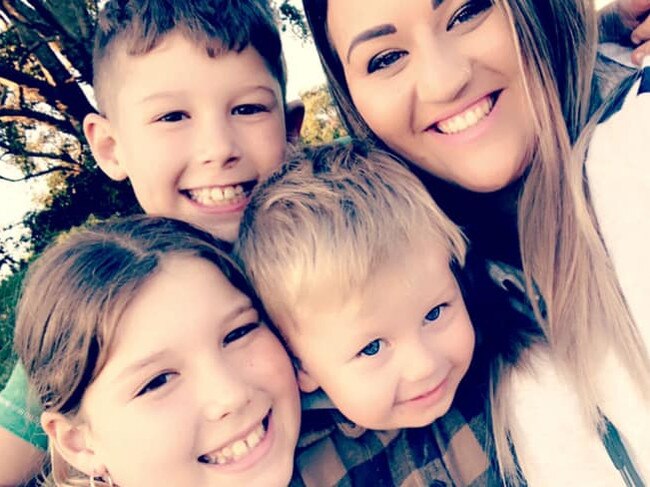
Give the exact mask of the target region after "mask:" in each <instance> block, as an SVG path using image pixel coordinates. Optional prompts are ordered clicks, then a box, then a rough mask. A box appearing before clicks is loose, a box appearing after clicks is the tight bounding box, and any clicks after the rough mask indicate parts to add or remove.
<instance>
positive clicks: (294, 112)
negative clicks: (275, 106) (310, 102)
mask: <svg viewBox="0 0 650 487" xmlns="http://www.w3.org/2000/svg"><path fill="white" fill-rule="evenodd" d="M304 118H305V104H304V103H303V102H302V100H293V101H290V102H289V103H287V109H286V112H285V114H284V119H285V125H286V127H287V140H288V141H289V142H298V139H299V138H300V129H301V128H302V121H303V120H304Z"/></svg>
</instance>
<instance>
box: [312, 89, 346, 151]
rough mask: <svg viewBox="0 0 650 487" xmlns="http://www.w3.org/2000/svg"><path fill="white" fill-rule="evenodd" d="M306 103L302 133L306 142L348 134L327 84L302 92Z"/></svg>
mask: <svg viewBox="0 0 650 487" xmlns="http://www.w3.org/2000/svg"><path fill="white" fill-rule="evenodd" d="M300 98H301V99H302V102H303V103H304V104H305V120H304V122H303V125H302V130H301V132H300V135H301V137H302V140H303V142H304V143H306V144H321V143H325V142H331V141H332V140H334V139H338V138H339V137H344V136H346V135H347V132H346V131H345V128H344V127H343V124H342V123H341V120H340V119H339V117H338V114H337V112H336V108H335V107H334V104H333V102H332V97H331V96H330V93H329V91H328V90H327V86H325V85H323V86H319V87H317V88H314V89H312V90H309V91H306V92H304V93H301V94H300Z"/></svg>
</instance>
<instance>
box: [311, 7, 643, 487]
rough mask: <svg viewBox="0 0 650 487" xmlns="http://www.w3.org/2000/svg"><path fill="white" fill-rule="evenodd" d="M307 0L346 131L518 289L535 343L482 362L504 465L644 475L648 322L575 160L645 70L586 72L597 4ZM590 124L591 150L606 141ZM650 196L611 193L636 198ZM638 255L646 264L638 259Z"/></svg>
mask: <svg viewBox="0 0 650 487" xmlns="http://www.w3.org/2000/svg"><path fill="white" fill-rule="evenodd" d="M304 6H305V11H306V13H307V18H308V21H309V24H310V27H311V28H312V32H313V34H314V39H315V42H316V45H317V47H318V50H319V54H320V56H321V60H322V63H323V66H324V68H325V70H326V73H327V75H328V78H329V82H330V87H331V90H332V93H333V96H334V99H335V101H336V103H337V105H338V107H339V109H340V113H341V115H342V119H343V121H344V123H345V125H346V126H347V128H348V129H349V131H350V132H351V134H352V135H353V136H354V137H359V138H365V139H370V140H372V141H374V142H375V143H376V144H377V145H379V146H380V147H382V148H385V149H388V150H390V151H391V152H393V153H394V154H396V155H398V156H400V157H401V158H403V159H404V160H405V161H407V162H408V163H409V164H410V165H411V167H412V169H413V170H414V171H415V172H416V173H417V174H418V176H420V178H421V179H422V180H423V181H424V182H425V184H426V185H427V186H428V188H429V190H430V193H431V194H432V195H433V197H434V198H435V199H436V201H437V202H438V203H439V204H440V205H441V207H442V208H443V209H444V210H445V211H446V212H447V213H448V215H449V216H450V217H451V218H452V219H453V220H454V221H455V222H456V223H458V224H459V225H461V227H462V228H463V229H464V231H465V233H466V234H467V235H468V237H469V240H470V242H471V244H472V248H473V251H474V252H477V253H479V254H482V255H483V256H484V257H485V258H486V260H487V261H488V262H490V266H491V267H492V268H493V275H495V277H496V279H495V281H497V283H498V284H499V285H502V286H504V287H508V288H509V289H510V291H511V292H512V294H513V296H516V295H517V294H518V293H519V292H520V290H521V291H523V292H525V294H526V295H527V296H528V298H529V302H530V308H531V311H532V313H533V314H534V317H535V319H536V320H537V322H538V323H539V326H540V328H541V331H542V333H543V336H544V339H545V340H544V341H545V343H544V344H536V345H533V346H528V344H522V347H521V350H520V353H519V355H518V356H517V357H516V358H515V359H514V360H512V361H506V360H500V359H499V358H498V357H497V358H495V361H494V367H493V370H492V379H493V380H492V386H491V401H490V403H491V405H490V406H491V411H490V414H491V420H492V428H493V437H494V440H495V450H496V456H497V458H498V461H499V466H500V469H501V471H502V474H503V476H504V478H505V479H506V480H507V481H508V482H513V483H517V482H519V481H521V480H523V479H524V478H525V480H526V481H527V482H528V484H529V485H533V486H535V485H542V486H544V485H616V484H617V483H622V482H633V483H634V482H636V485H641V484H639V483H638V482H640V481H641V480H640V478H641V477H642V476H644V475H645V476H646V481H647V480H648V479H650V465H648V462H647V459H648V458H650V406H649V404H650V403H649V399H650V398H649V391H650V360H649V358H648V343H647V340H648V334H647V332H644V329H643V327H645V328H646V329H647V327H650V323H648V322H647V320H645V321H644V320H642V319H641V316H643V315H642V312H641V311H634V310H640V309H641V308H642V307H643V306H645V304H644V303H640V304H638V302H639V299H636V300H635V302H634V303H633V302H632V295H633V292H632V286H630V285H626V287H625V288H624V289H622V285H623V279H622V276H623V274H625V273H626V272H627V271H625V270H623V269H622V268H621V266H620V265H618V261H616V258H615V257H616V255H614V254H617V255H621V254H625V252H626V250H625V249H624V248H622V247H620V248H618V244H615V243H614V242H613V241H612V240H607V241H606V240H605V239H606V238H607V235H608V233H612V232H611V231H610V230H607V229H606V228H605V225H604V222H603V221H601V219H602V218H601V217H603V216H604V215H603V211H598V212H597V211H596V205H595V204H594V201H593V199H594V198H596V197H597V198H600V199H601V201H604V200H605V199H606V198H603V197H601V196H600V195H601V194H605V193H607V192H609V193H611V188H607V184H606V183H604V184H598V185H597V187H596V185H592V184H591V183H590V180H589V179H590V178H589V166H587V167H586V168H585V161H586V154H587V152H588V147H589V142H590V141H592V137H591V136H592V133H593V132H594V129H595V128H596V124H597V122H598V121H601V120H604V119H607V118H609V117H613V116H612V113H615V112H616V111H617V110H618V109H619V108H620V106H621V105H622V103H621V101H622V100H623V99H625V94H626V93H632V95H630V96H628V99H627V100H626V106H627V105H630V104H634V103H633V102H634V100H631V101H630V97H632V98H637V95H638V98H639V99H641V98H643V99H644V100H646V99H647V96H650V95H644V94H643V90H642V88H643V86H644V83H647V81H644V80H639V79H638V78H639V76H640V74H637V73H635V74H633V75H632V77H630V78H628V79H626V80H625V81H624V82H623V83H622V84H621V85H620V86H619V88H618V89H617V90H615V92H614V93H613V94H609V93H606V91H607V90H606V87H607V84H608V83H607V81H608V78H607V74H605V75H604V76H600V77H599V76H596V75H595V74H594V73H595V72H596V66H597V53H596V46H597V28H596V18H595V10H594V7H593V5H592V3H591V2H589V1H587V0H549V1H546V2H539V1H536V0H495V1H491V0H413V1H411V2H408V3H407V4H404V3H398V2H393V1H391V0H304ZM645 76H647V77H648V78H650V73H648V72H647V71H646V74H645ZM631 87H632V89H633V91H630V89H631ZM628 102H630V103H628ZM636 112H637V114H639V113H640V114H641V116H643V113H647V111H646V112H643V110H641V111H639V109H638V108H637V109H636ZM621 113H623V112H621ZM633 120H636V122H633V123H632V124H631V125H629V129H633V128H634V127H635V126H636V127H637V129H638V131H637V134H638V136H637V139H638V138H643V134H644V127H645V130H647V126H648V125H647V117H645V119H644V118H641V119H639V118H636V119H633ZM644 122H645V123H644ZM634 123H636V124H637V125H634ZM601 132H602V131H601ZM606 137H607V135H606V134H602V133H601V135H600V136H599V139H600V140H601V141H602V140H603V139H606ZM597 140H598V139H594V145H593V146H592V150H589V156H590V158H592V156H593V157H596V158H598V157H599V156H598V155H597V154H598V153H602V151H601V150H600V149H596V148H595V147H596V146H598V144H597V143H596V142H597ZM630 141H631V139H630V140H628V141H627V142H624V145H623V146H620V147H619V149H620V150H624V149H625V148H626V145H627V144H629V143H630ZM601 145H602V144H601ZM636 155H637V158H636V159H637V160H639V158H640V157H642V154H639V153H637V154H636ZM600 159H602V157H600ZM612 164H614V165H616V161H612V160H610V161H609V168H610V169H611V168H612ZM614 168H615V169H618V168H617V167H616V166H614ZM627 174H628V175H630V174H631V176H630V177H631V178H635V175H634V173H631V172H630V171H628V172H627ZM645 174H647V171H645V173H637V174H636V177H637V178H639V179H641V180H644V178H646V176H645ZM645 180H647V179H645ZM629 183H632V181H629ZM631 186H632V185H631V184H630V187H631ZM623 191H625V188H623ZM646 193H647V192H646ZM637 194H642V193H641V191H639V193H637ZM646 201H647V200H646ZM649 209H650V208H648V207H642V208H630V207H627V208H619V210H620V213H625V212H639V213H641V214H645V215H647V214H648V213H647V212H648V210H649ZM616 219H617V218H616V217H613V218H610V217H608V221H611V220H616ZM646 220H647V218H646ZM630 230H632V231H635V232H636V231H637V230H638V228H633V229H631V228H629V227H628V228H627V234H628V235H629V234H630ZM638 238H643V236H642V235H639V236H638ZM619 241H621V239H619ZM615 245H616V246H617V249H614V246H615ZM635 255H637V256H639V257H641V259H639V260H638V261H637V262H638V265H639V266H642V269H643V268H646V269H647V265H646V264H645V262H647V259H642V257H643V255H642V254H641V253H640V252H637V253H636V254H635ZM628 260H629V259H628ZM628 267H629V266H628ZM504 270H506V271H507V272H508V273H510V275H512V272H513V271H514V272H515V274H516V272H517V270H521V276H522V278H521V280H517V279H515V280H513V279H506V280H504V279H500V278H499V276H502V275H503V271H504ZM639 270H640V269H637V271H639ZM641 274H642V272H641ZM519 284H521V286H518V285H519ZM644 288H645V289H646V290H647V289H648V286H647V284H646V285H645V287H644ZM634 294H635V295H636V296H638V294H639V293H638V291H635V292H634ZM646 295H647V293H646ZM637 304H638V305H637ZM633 313H634V316H633ZM522 319H523V318H522ZM635 319H636V323H635ZM644 342H645V343H644ZM619 436H620V437H622V438H623V439H622V440H618V437H619ZM614 450H615V451H614ZM517 467H519V468H520V470H519V469H518V468H517ZM617 469H620V472H619V471H617ZM621 475H622V477H621ZM630 479H632V480H630Z"/></svg>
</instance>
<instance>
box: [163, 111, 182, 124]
mask: <svg viewBox="0 0 650 487" xmlns="http://www.w3.org/2000/svg"><path fill="white" fill-rule="evenodd" d="M186 118H189V115H188V114H187V113H185V112H180V111H177V112H169V113H166V114H164V115H163V116H162V117H160V118H158V122H168V123H173V122H180V121H181V120H185V119H186Z"/></svg>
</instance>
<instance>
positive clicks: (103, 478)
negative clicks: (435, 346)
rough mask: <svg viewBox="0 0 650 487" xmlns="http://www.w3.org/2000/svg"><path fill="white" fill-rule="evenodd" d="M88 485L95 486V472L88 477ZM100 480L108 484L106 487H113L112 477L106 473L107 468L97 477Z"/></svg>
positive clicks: (103, 483)
mask: <svg viewBox="0 0 650 487" xmlns="http://www.w3.org/2000/svg"><path fill="white" fill-rule="evenodd" d="M89 478H90V487H97V484H96V483H95V474H94V473H93V474H92V475H91V476H90V477H89ZM98 478H99V479H100V480H101V481H102V485H108V487H114V485H113V478H112V477H111V474H110V473H108V470H106V471H105V472H104V473H103V474H102V476H101V477H98Z"/></svg>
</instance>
